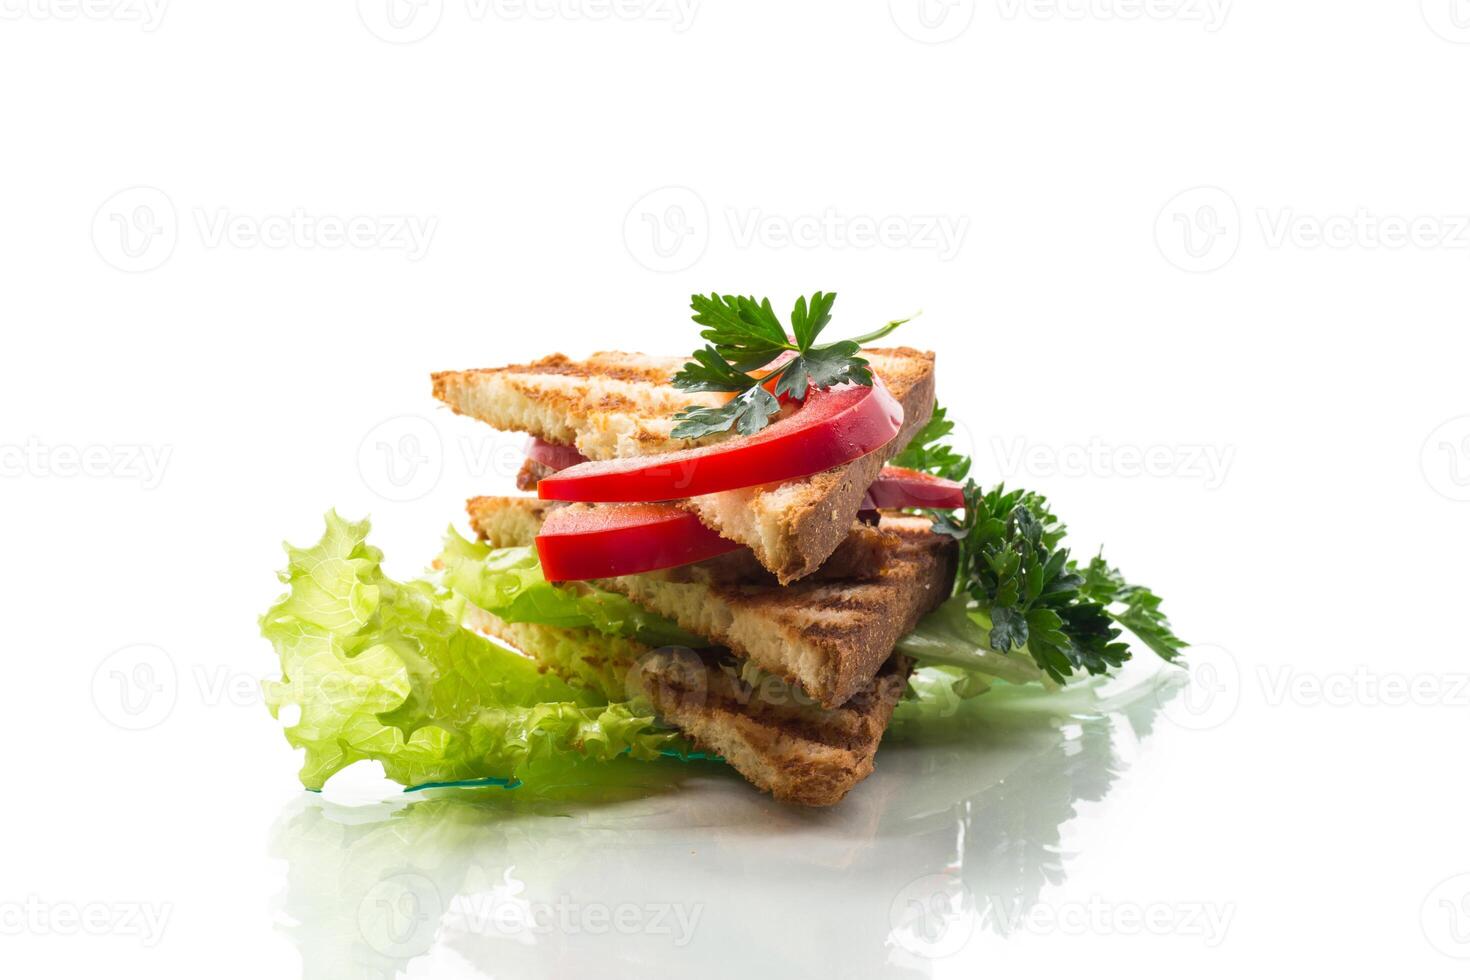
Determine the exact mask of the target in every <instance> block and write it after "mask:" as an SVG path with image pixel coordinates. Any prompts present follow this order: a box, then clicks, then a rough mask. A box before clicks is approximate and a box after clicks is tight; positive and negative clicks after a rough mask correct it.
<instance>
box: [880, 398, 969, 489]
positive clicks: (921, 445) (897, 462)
mask: <svg viewBox="0 0 1470 980" xmlns="http://www.w3.org/2000/svg"><path fill="white" fill-rule="evenodd" d="M948 415H949V413H948V412H946V411H945V410H944V409H943V408H940V407H939V403H938V402H935V403H934V414H933V415H932V416H931V417H930V419H929V421H928V423H927V424H926V425H925V426H924V427H923V428H922V429H920V430H919V431H918V432H916V433H914V438H913V439H912V440H910V441H909V444H908V445H907V446H905V447H904V448H903V451H902V452H900V453H899V454H898V455H897V456H895V457H893V460H892V462H891V465H893V466H902V467H905V468H906V469H911V470H918V471H919V472H921V473H932V474H934V475H935V476H942V477H944V478H945V479H946V480H963V479H964V478H965V477H966V476H969V474H970V457H968V456H961V455H960V454H959V453H957V452H955V451H954V449H952V448H951V447H950V446H948V445H947V444H946V443H945V440H946V439H948V437H949V435H950V433H952V432H954V423H953V422H951V421H950V420H949V417H948Z"/></svg>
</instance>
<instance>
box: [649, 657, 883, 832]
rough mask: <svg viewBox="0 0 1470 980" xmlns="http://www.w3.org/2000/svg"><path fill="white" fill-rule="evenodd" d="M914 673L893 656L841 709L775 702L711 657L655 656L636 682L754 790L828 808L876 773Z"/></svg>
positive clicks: (656, 706) (672, 720) (659, 709)
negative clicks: (882, 747) (877, 758)
mask: <svg viewBox="0 0 1470 980" xmlns="http://www.w3.org/2000/svg"><path fill="white" fill-rule="evenodd" d="M695 658H697V659H695ZM910 669H911V664H910V662H909V660H908V659H907V658H905V657H901V656H895V657H893V658H891V659H890V660H889V661H888V664H887V665H886V666H885V667H884V669H883V670H882V672H881V673H879V674H878V675H877V676H876V677H874V678H872V679H871V680H869V682H868V683H867V684H866V685H865V686H864V687H863V689H862V690H860V691H859V692H857V694H855V695H854V696H853V697H852V698H851V699H850V700H849V701H848V702H847V704H845V705H843V706H842V707H840V708H836V709H820V708H816V707H814V706H811V705H802V704H793V703H791V702H790V700H789V699H787V698H782V699H781V701H780V702H779V703H775V702H773V701H771V700H769V696H770V693H769V692H766V693H764V694H763V693H761V692H757V691H752V689H751V688H749V687H746V686H745V685H743V684H742V683H741V682H740V681H739V680H738V679H737V678H735V677H733V676H732V672H730V671H728V670H722V669H721V668H720V667H719V666H718V664H717V663H716V662H715V661H714V660H713V658H712V657H711V655H709V654H702V655H696V654H693V653H690V652H687V651H686V652H683V653H678V652H671V651H658V652H656V653H654V654H652V655H651V656H650V657H649V658H647V659H645V660H644V661H643V663H642V664H641V670H640V671H639V674H638V675H637V677H638V680H639V682H640V683H641V687H642V690H643V691H644V693H645V694H646V695H647V696H648V698H649V700H650V701H652V702H653V706H654V709H655V710H656V711H657V712H658V714H659V716H660V717H662V718H663V719H664V720H665V721H668V722H670V723H671V724H674V725H676V726H678V728H679V729H680V730H681V731H682V732H684V733H685V734H686V735H688V736H689V737H690V738H692V739H694V741H695V743H696V744H697V745H699V746H700V747H702V748H704V749H706V750H709V751H713V752H717V753H719V754H720V755H721V756H723V757H724V758H725V759H726V761H728V762H729V763H730V764H731V765H732V766H734V767H735V768H736V769H737V770H738V771H739V772H740V774H741V775H742V776H744V777H745V778H746V779H748V780H750V781H751V782H752V783H754V784H755V785H756V786H759V787H760V788H761V789H763V790H765V791H766V792H768V793H770V794H771V795H772V796H774V797H775V798H776V799H778V800H783V801H785V802H788V803H800V804H803V805H805V806H831V805H832V804H834V803H837V802H838V801H840V800H841V799H842V798H843V797H844V796H846V795H847V794H848V792H849V791H850V790H851V789H852V788H853V787H854V786H856V785H857V784H858V783H859V782H861V781H862V780H864V779H866V778H867V777H868V776H869V775H871V774H872V772H873V759H874V756H875V755H876V754H877V752H878V744H879V743H880V742H881V741H882V739H883V733H884V732H885V731H886V730H887V728H888V722H889V720H890V719H892V717H893V709H894V706H895V705H897V704H898V701H899V698H901V697H902V696H903V691H904V686H905V684H906V683H907V680H908V675H909V671H910Z"/></svg>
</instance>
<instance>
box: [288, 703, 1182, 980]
mask: <svg viewBox="0 0 1470 980" xmlns="http://www.w3.org/2000/svg"><path fill="white" fill-rule="evenodd" d="M1150 693H1151V692H1150ZM1161 700H1163V699H1162V698H1154V697H1144V698H1139V699H1137V700H1135V701H1134V702H1133V703H1131V704H1126V705H1117V706H1112V707H1113V708H1114V711H1113V712H1112V713H1108V714H1096V715H1093V716H1090V717H1083V718H1080V719H1079V718H1072V719H1070V720H1069V721H1068V722H1067V723H1066V724H1062V725H1059V724H1058V723H1057V721H1056V720H1055V719H1053V718H1050V717H1047V716H1042V715H1030V714H1027V713H1025V712H1022V711H1014V712H1011V711H1001V710H995V708H994V707H992V708H991V709H990V710H988V711H981V710H979V709H980V708H983V707H984V705H983V701H984V699H981V700H980V701H976V702H967V703H966V704H965V705H964V706H962V708H961V709H960V713H958V714H957V715H956V717H955V718H954V719H953V721H952V724H951V723H947V722H946V721H945V720H944V719H912V718H910V719H906V720H905V721H904V722H903V723H902V724H901V725H898V726H897V727H896V729H895V732H894V735H895V736H896V737H895V738H893V739H891V740H890V741H889V742H888V743H885V745H884V748H883V750H882V752H881V753H880V754H879V757H878V769H877V772H876V773H875V774H874V776H873V777H872V778H871V779H869V780H868V781H867V782H866V783H865V784H864V785H863V786H862V787H860V789H859V790H858V791H856V792H854V793H853V794H852V796H851V797H850V798H849V800H848V802H847V804H846V805H845V806H843V807H841V808H838V809H835V810H823V811H806V810H800V809H794V808H789V807H779V806H775V805H773V804H772V803H771V802H770V801H769V800H768V799H766V798H763V797H755V796H752V795H750V794H748V793H745V792H743V784H742V783H741V782H740V781H739V780H738V778H737V777H735V776H733V775H732V774H731V773H730V772H729V770H728V769H727V768H726V767H723V766H719V765H715V764H706V763H692V764H686V765H681V764H677V763H672V762H671V763H669V764H667V765H656V766H650V765H647V764H638V763H632V762H628V763H625V764H621V765H614V766H613V768H615V769H621V770H623V771H621V772H614V773H609V774H608V776H607V782H606V788H605V789H602V790H593V791H589V790H586V789H585V788H583V789H579V790H578V791H577V792H579V793H581V794H582V798H580V799H571V798H567V797H565V796H561V797H558V796H556V795H549V796H542V797H534V796H532V795H530V794H529V793H527V792H524V791H523V790H513V791H506V790H498V789H497V790H485V791H478V792H466V791H453V792H447V793H437V794H421V795H417V796H405V797H403V798H402V799H401V800H397V801H395V802H393V803H391V804H383V805H380V806H375V807H366V808H349V807H341V806H337V805H334V804H332V803H330V802H327V801H325V800H323V799H322V798H320V797H315V796H304V797H302V798H301V799H299V800H298V801H297V802H296V803H294V804H293V806H292V807H291V808H290V810H289V811H288V812H287V814H286V815H285V816H284V818H283V820H282V822H281V825H280V826H279V828H278V829H277V832H276V835H275V852H276V854H277V855H278V856H280V857H283V858H285V860H286V862H287V869H288V870H287V874H288V881H287V891H286V897H285V912H286V913H287V915H288V916H289V918H290V919H291V920H293V921H294V923H295V924H294V925H292V926H291V927H289V932H290V934H291V936H292V939H293V941H294V942H296V944H297V945H298V946H299V947H300V949H301V953H302V957H303V960H304V961H305V965H306V969H305V974H304V975H305V976H306V977H307V978H308V980H319V978H328V977H348V976H351V977H361V976H381V977H393V976H394V975H395V974H396V973H397V972H398V971H401V970H406V969H407V968H408V964H409V963H410V961H412V960H415V959H418V958H420V957H425V958H426V961H425V962H424V963H416V964H414V970H416V971H417V970H423V969H425V968H426V967H427V970H426V972H427V973H428V974H430V975H432V974H434V973H435V972H436V969H435V968H436V967H438V968H442V969H444V970H445V972H448V969H449V967H448V964H449V963H450V961H455V960H460V961H468V962H469V963H470V964H473V965H474V966H475V967H476V968H478V969H479V970H480V971H482V972H483V973H485V974H486V975H493V976H510V977H518V976H541V975H554V976H598V977H603V976H606V977H618V976H637V977H639V978H640V980H646V978H647V977H648V976H650V975H655V976H656V975H661V974H663V973H667V972H669V968H670V967H672V968H674V969H676V970H677V971H678V974H679V975H696V976H701V977H705V976H709V977H719V976H734V975H747V974H746V973H745V971H742V970H740V969H739V968H738V967H737V964H736V960H735V958H734V957H733V956H731V955H730V954H731V952H732V951H734V950H738V951H739V952H740V959H741V960H742V961H743V962H752V961H779V962H781V963H783V964H784V965H786V967H787V969H788V971H789V972H792V973H797V974H811V975H851V974H854V973H861V974H864V975H869V974H877V975H882V976H915V975H924V974H925V973H927V970H926V968H925V964H926V962H927V961H926V959H925V955H924V953H923V947H920V953H919V955H917V956H916V955H915V953H914V950H915V946H914V945H913V943H912V942H907V941H902V937H896V936H895V934H894V933H893V930H894V929H895V928H896V927H897V923H896V922H895V920H894V919H893V917H892V916H893V907H894V906H895V903H898V904H900V905H901V904H902V903H903V902H904V901H905V899H906V898H907V897H908V891H906V889H908V890H909V891H912V888H911V887H910V886H912V885H913V884H914V882H915V881H917V880H921V879H924V878H925V876H939V877H941V878H943V876H945V875H948V876H950V877H952V878H955V879H957V880H958V883H959V885H958V887H959V888H960V889H962V890H963V892H964V893H965V895H964V897H965V898H966V900H967V904H963V903H957V904H956V905H955V906H954V907H955V908H956V909H959V910H960V911H959V912H956V913H954V914H962V915H965V916H971V917H974V916H978V928H977V921H975V920H973V919H972V920H970V921H967V922H966V923H964V925H965V927H966V928H968V929H971V930H973V931H976V932H980V931H989V932H992V933H996V934H1005V933H1007V932H1009V931H1013V930H1014V929H1015V928H1018V927H1019V925H1020V921H1021V917H1022V916H1024V914H1025V913H1026V911H1027V910H1028V909H1030V908H1031V907H1032V906H1033V905H1035V904H1036V903H1037V902H1038V901H1039V900H1040V897H1041V895H1042V890H1043V889H1044V888H1045V887H1046V886H1048V885H1054V884H1057V883H1059V882H1061V881H1063V880H1064V879H1065V874H1066V869H1065V862H1064V859H1063V855H1062V854H1061V853H1060V851H1059V849H1058V843H1059V840H1060V833H1061V828H1062V826H1063V825H1065V824H1066V823H1067V822H1068V821H1069V820H1071V819H1072V818H1073V817H1074V816H1075V812H1076V811H1075V807H1076V804H1077V803H1078V802H1079V801H1095V800H1100V799H1102V798H1103V797H1104V796H1106V795H1107V793H1108V792H1109V790H1110V788H1111V786H1112V784H1113V782H1114V780H1115V779H1116V777H1117V775H1118V774H1119V773H1120V772H1121V771H1122V770H1123V769H1125V768H1126V765H1127V761H1126V760H1125V759H1124V758H1122V757H1121V755H1120V746H1122V745H1127V744H1129V743H1131V742H1133V741H1134V739H1141V738H1143V737H1144V736H1145V735H1146V734H1147V733H1148V730H1149V726H1150V723H1151V721H1152V718H1153V715H1154V713H1155V712H1156V711H1157V709H1158V706H1159V703H1160V701H1161ZM1000 703H1001V702H1000V701H997V702H995V703H994V704H995V705H999V704H1000ZM969 713H974V714H975V716H974V717H965V716H964V715H966V714H969ZM977 725H978V726H980V727H979V728H978V729H977ZM962 732H963V733H964V737H961V734H962ZM1130 732H1131V734H1129V733H1130ZM1119 735H1123V736H1124V737H1122V738H1119V737H1118V736H1119ZM885 763H886V764H885ZM630 784H632V785H633V787H635V788H630ZM676 786H677V790H676V789H675V787H676ZM591 792H596V793H602V794H616V795H617V798H615V799H610V798H608V796H607V795H603V796H602V798H601V799H600V800H594V799H591V798H589V795H588V794H589V793H591ZM946 880H947V879H946ZM931 911H935V912H937V911H942V910H941V909H939V908H935V909H933V910H931ZM945 926H946V924H945V923H944V922H938V923H937V924H935V923H933V922H930V923H928V924H927V926H926V928H928V929H929V930H930V932H929V933H928V936H929V937H930V939H932V937H933V936H939V935H942V934H943V935H951V936H952V935H954V934H953V933H946V932H945V931H944V930H945ZM920 939H921V940H924V939H925V937H924V936H921V937H920ZM925 941H929V940H925ZM930 948H931V949H934V950H936V951H938V950H940V949H941V948H940V947H930ZM460 967H461V969H460V972H465V971H464V970H463V965H462V963H461V964H460Z"/></svg>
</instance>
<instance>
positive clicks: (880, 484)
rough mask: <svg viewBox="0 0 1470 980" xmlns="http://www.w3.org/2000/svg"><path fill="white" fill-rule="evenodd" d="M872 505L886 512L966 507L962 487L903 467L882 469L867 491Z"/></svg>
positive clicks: (953, 482)
mask: <svg viewBox="0 0 1470 980" xmlns="http://www.w3.org/2000/svg"><path fill="white" fill-rule="evenodd" d="M868 498H869V499H871V500H872V502H873V506H875V507H882V508H884V509H886V510H898V509H901V508H904V507H933V508H935V509H937V510H953V509H955V508H959V507H963V506H965V488H964V487H963V486H961V485H960V484H958V483H956V482H955V481H953V480H946V479H944V478H943V477H940V476H930V475H929V474H928V473H920V472H919V471H918V470H910V469H905V468H903V467H902V466H885V467H883V472H882V473H880V474H879V475H878V479H877V480H876V481H874V483H873V485H872V486H871V487H869V488H868Z"/></svg>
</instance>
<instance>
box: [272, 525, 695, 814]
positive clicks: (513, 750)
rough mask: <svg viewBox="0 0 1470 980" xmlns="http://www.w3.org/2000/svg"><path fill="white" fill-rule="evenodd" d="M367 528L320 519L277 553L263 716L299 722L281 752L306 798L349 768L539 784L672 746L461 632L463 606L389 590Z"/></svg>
mask: <svg viewBox="0 0 1470 980" xmlns="http://www.w3.org/2000/svg"><path fill="white" fill-rule="evenodd" d="M368 528H369V525H368V522H367V521H361V522H356V523H354V522H350V521H345V520H343V519H342V518H341V517H339V516H337V514H336V513H329V514H328V515H327V517H326V531H325V533H324V534H323V536H322V539H321V540H320V541H319V542H318V543H317V544H316V545H314V546H312V547H310V548H293V547H290V546H289V545H288V546H287V548H286V551H287V555H288V557H289V564H288V565H287V567H286V569H285V570H284V571H283V572H282V573H281V575H280V578H281V581H282V582H284V583H285V584H286V585H287V586H288V588H289V591H288V592H287V593H286V594H285V595H283V596H282V597H281V598H280V599H279V600H277V601H276V603H275V604H274V605H273V606H271V608H270V609H269V610H267V612H266V613H265V615H264V616H262V617H261V621H260V626H261V633H262V634H263V635H264V636H265V638H266V639H268V640H269V641H270V642H271V643H272V645H273V646H274V647H275V650H276V653H277V655H278V656H279V657H280V662H281V671H282V677H281V679H280V680H278V681H270V682H267V683H266V685H265V693H266V702H267V704H268V706H269V708H270V710H271V713H272V714H273V715H274V716H275V717H277V718H280V717H281V714H282V712H283V710H284V709H286V708H288V707H293V708H295V709H299V711H300V717H299V719H296V720H294V721H291V722H290V723H289V724H288V726H287V728H286V738H287V741H289V742H290V743H291V745H293V746H295V747H297V748H300V749H303V750H305V754H306V760H305V764H304V766H303V767H302V770H301V773H300V778H301V782H302V783H303V784H304V785H305V786H307V787H308V788H310V789H320V788H321V787H322V786H323V785H324V784H325V783H326V781H327V780H328V778H330V777H331V776H332V775H333V774H334V773H336V772H338V771H340V770H342V769H344V768H346V767H347V766H349V765H351V764H353V763H355V762H358V761H361V760H373V761H376V762H379V763H381V764H382V766H383V770H384V772H385V773H386V774H387V776H388V777H389V778H390V779H393V780H395V781H397V782H400V783H403V784H404V785H408V786H417V785H422V784H424V783H431V782H451V781H458V780H470V779H484V778H488V777H496V778H503V779H517V778H520V779H530V778H537V779H540V778H544V777H547V776H563V775H566V774H568V773H569V772H571V771H573V770H575V769H577V768H578V767H581V766H584V765H588V764H592V763H595V762H598V761H605V760H609V759H612V758H614V757H617V756H620V755H623V754H625V753H626V754H628V755H630V756H632V757H634V758H638V759H652V758H656V757H657V756H658V755H659V754H660V750H661V749H662V748H664V747H665V746H667V745H669V744H671V743H672V742H673V740H674V737H673V736H672V735H671V734H670V733H668V732H666V731H662V730H660V729H659V728H658V727H657V726H656V724H655V722H654V719H653V717H652V715H651V714H649V713H647V712H646V711H645V710H643V709H641V708H639V707H638V706H636V705H632V704H629V703H625V702H613V703H609V702H608V701H607V699H606V698H605V697H602V696H600V695H599V694H598V693H597V692H595V691H592V690H590V689H588V688H586V687H574V686H572V685H569V684H568V683H567V682H566V681H564V680H562V679H561V678H560V677H558V676H556V675H555V674H554V673H550V672H545V671H543V670H541V669H540V668H539V667H538V665H537V664H536V663H535V662H534V661H532V660H529V659H527V658H526V657H522V656H520V655H518V654H516V653H514V652H512V651H510V650H508V649H505V648H504V647H501V646H499V645H497V644H495V643H492V642H491V641H490V640H488V639H486V638H485V637H483V636H481V635H479V634H477V633H475V632H473V631H471V630H469V629H465V628H464V627H462V626H461V625H460V619H461V616H462V614H463V600H462V599H459V598H457V597H454V596H452V595H450V594H447V593H445V592H443V591H441V590H438V589H436V588H435V587H434V586H433V585H432V584H431V583H429V582H425V581H411V582H398V581H395V580H393V579H390V578H388V577H387V576H386V575H384V574H383V571H382V567H381V562H382V552H380V551H379V550H378V549H377V548H375V547H373V546H371V545H369V544H368V543H367V534H368Z"/></svg>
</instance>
